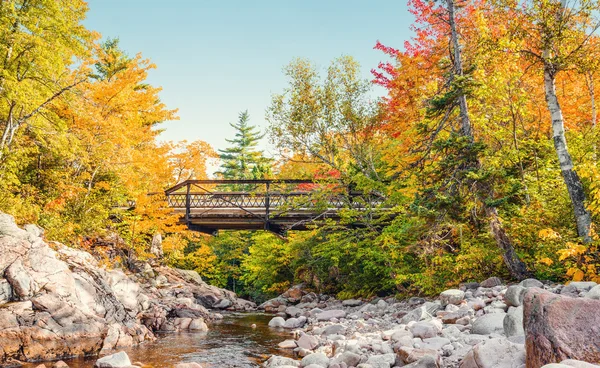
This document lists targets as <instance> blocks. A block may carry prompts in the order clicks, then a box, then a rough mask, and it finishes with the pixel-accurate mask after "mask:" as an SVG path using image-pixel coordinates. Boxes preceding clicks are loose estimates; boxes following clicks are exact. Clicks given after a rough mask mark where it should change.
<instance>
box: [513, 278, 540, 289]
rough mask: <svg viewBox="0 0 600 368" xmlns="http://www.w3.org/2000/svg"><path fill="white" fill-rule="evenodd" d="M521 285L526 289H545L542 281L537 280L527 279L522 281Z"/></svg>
mask: <svg viewBox="0 0 600 368" xmlns="http://www.w3.org/2000/svg"><path fill="white" fill-rule="evenodd" d="M519 285H520V286H523V287H524V288H532V287H535V288H543V287H544V284H543V283H542V282H541V281H539V280H536V279H525V280H523V281H521V282H520V283H519Z"/></svg>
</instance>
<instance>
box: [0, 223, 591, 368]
mask: <svg viewBox="0 0 600 368" xmlns="http://www.w3.org/2000/svg"><path fill="white" fill-rule="evenodd" d="M255 309H256V305H255V304H254V303H251V302H249V301H245V300H242V299H239V298H237V297H236V296H235V294H234V293H232V292H230V291H227V290H223V289H219V288H216V287H213V286H210V285H208V284H206V283H205V282H204V281H202V279H201V278H200V277H199V276H198V274H197V273H195V272H190V271H184V270H177V269H172V268H168V267H165V266H161V265H159V264H158V263H157V264H150V263H144V262H137V263H136V264H135V271H126V272H125V271H123V270H119V269H109V268H107V267H104V266H102V265H101V264H100V263H99V262H98V260H96V259H95V258H94V257H93V256H92V255H91V254H89V253H87V252H84V251H82V250H77V249H73V248H69V247H66V246H64V245H61V244H58V243H47V242H45V241H44V240H43V237H42V231H41V229H39V228H38V227H36V226H33V225H27V226H25V227H24V228H23V229H21V228H19V227H18V226H16V225H15V223H14V220H13V219H12V217H10V216H8V215H4V214H0V367H12V366H22V365H23V364H24V362H35V361H48V360H54V361H55V363H50V364H46V365H40V366H39V367H36V368H44V367H46V368H49V367H53V368H64V367H68V364H65V363H64V362H62V361H58V360H59V359H66V358H70V357H75V356H96V357H97V356H101V357H102V358H100V359H97V360H96V358H94V363H93V365H94V366H95V367H105V368H124V367H163V366H164V367H171V366H175V367H177V368H198V367H202V365H200V364H198V363H197V362H196V361H192V362H190V361H189V360H187V362H186V357H184V356H182V357H175V358H174V357H173V356H169V357H168V359H162V360H161V359H160V352H158V355H157V354H151V355H148V356H147V359H143V358H144V356H143V354H142V355H140V354H136V353H135V352H134V351H133V350H132V349H135V346H136V345H138V344H141V343H144V342H152V341H155V340H156V335H157V334H158V333H159V332H161V333H163V332H181V333H184V334H185V333H188V334H189V333H192V334H193V333H202V332H206V331H207V330H208V329H209V328H210V327H209V326H211V325H214V323H216V322H218V321H219V320H221V319H222V318H223V316H222V315H221V314H220V313H218V312H219V311H221V310H228V311H254V310H255ZM259 309H261V310H264V311H265V312H268V313H272V314H274V315H276V316H274V317H273V318H272V319H270V321H269V323H268V326H264V325H261V326H250V327H248V326H245V327H244V328H245V329H246V330H247V331H253V329H256V328H258V329H273V330H274V331H279V333H280V334H279V335H278V334H275V335H273V334H270V336H275V339H277V338H278V337H281V340H282V341H280V343H279V344H278V346H277V347H275V346H272V348H271V349H268V348H267V349H263V350H261V351H269V350H270V351H274V350H273V349H275V348H278V349H283V350H279V351H284V352H285V353H279V354H277V355H272V356H271V357H269V358H268V359H266V358H267V357H265V359H264V360H266V361H264V362H263V363H262V366H263V367H283V368H289V367H304V368H350V367H357V368H391V367H411V368H437V367H449V368H454V367H460V368H521V367H526V368H539V367H542V366H544V367H547V368H568V367H576V368H577V367H581V368H587V367H597V366H596V365H593V364H592V363H594V364H598V363H600V313H599V311H600V285H596V283H594V282H572V283H570V284H568V285H560V284H553V283H549V282H541V281H538V280H534V279H528V280H524V281H522V282H521V283H519V284H515V285H506V284H504V283H503V282H502V280H500V279H498V278H495V277H492V278H489V279H487V280H484V281H482V282H481V283H467V284H463V285H460V286H459V287H458V288H457V289H450V290H446V291H444V292H443V293H441V294H440V295H439V297H438V298H435V299H431V300H426V299H424V298H417V297H414V298H410V299H407V300H402V301H399V300H396V299H395V298H393V297H390V298H385V299H375V300H368V301H364V300H344V301H340V300H336V299H334V298H332V297H330V296H327V295H318V294H315V293H313V292H310V291H307V290H305V289H304V288H303V287H302V286H301V285H299V286H296V287H294V288H292V289H290V290H288V291H287V292H286V293H284V294H283V295H281V296H279V297H277V298H275V299H272V300H269V301H268V302H266V303H264V304H262V305H261V306H259ZM248 333H250V332H248ZM226 334H230V333H226ZM214 336H216V337H215V338H218V336H217V335H214ZM203 338H204V339H205V338H206V337H203ZM240 338H241V340H240ZM173 339H174V341H179V340H177V337H173ZM191 339H192V340H189V341H196V342H197V341H199V338H197V337H194V336H193V335H191ZM236 339H237V340H235V341H237V342H235V344H238V345H244V343H242V342H243V337H239V336H238V337H236ZM204 341H206V340H204ZM232 341H233V340H232ZM262 341H263V342H264V341H268V343H269V344H271V343H272V344H273V345H275V343H274V342H273V340H272V339H271V338H269V339H268V340H264V339H263V340H262ZM152 344H154V343H152ZM152 344H146V346H157V347H158V346H161V345H160V344H158V345H152ZM200 345H201V344H200ZM200 345H198V346H200ZM217 345H218V344H217ZM246 346H247V345H246ZM188 348H189V346H188ZM217 348H221V346H217ZM157 349H161V348H157ZM198 349H202V348H200V347H199V348H198ZM120 350H127V351H129V352H130V353H131V354H132V357H134V359H136V358H140V359H141V362H142V363H140V362H137V361H134V362H132V361H131V360H130V358H129V356H128V355H127V354H126V353H125V352H123V351H120ZM188 350H189V349H188ZM192 350H194V349H192ZM221 350H228V351H230V350H231V351H233V350H235V349H228V348H227V346H224V348H223V349H221ZM238 350H240V349H238ZM242 350H243V351H245V350H249V349H245V348H243V349H241V350H240V351H242ZM140 351H141V349H140ZM173 351H182V350H173ZM186 351H187V350H186ZM206 351H208V350H206ZM153 353H156V352H155V351H153ZM164 354H168V352H167V351H166V349H165V352H164ZM174 354H177V353H174ZM189 354H198V352H195V351H193V352H191V351H188V352H187V353H186V356H187V357H188V358H189ZM244 354H245V353H244ZM251 355H252V356H254V357H256V358H257V359H260V358H259V356H260V353H252V354H251ZM232 356H233V355H232ZM150 360H152V361H150ZM227 360H228V359H218V360H216V362H217V363H214V362H215V360H212V361H213V363H212V364H211V363H210V362H211V360H201V362H202V363H203V364H204V368H206V367H236V366H244V367H245V366H252V365H253V364H255V363H254V362H253V361H248V362H246V363H244V364H247V365H239V364H240V363H239V362H238V361H236V359H235V358H232V359H231V361H230V362H228V361H227ZM86 362H89V359H88V360H86ZM204 362H208V363H204ZM85 364H89V363H85ZM256 364H259V363H256ZM87 366H89V365H86V367H87Z"/></svg>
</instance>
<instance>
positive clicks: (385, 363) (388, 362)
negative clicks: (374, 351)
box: [366, 353, 396, 368]
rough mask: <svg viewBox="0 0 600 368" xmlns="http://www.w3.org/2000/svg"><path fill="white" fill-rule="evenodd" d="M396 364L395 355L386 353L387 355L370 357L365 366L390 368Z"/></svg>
mask: <svg viewBox="0 0 600 368" xmlns="http://www.w3.org/2000/svg"><path fill="white" fill-rule="evenodd" d="M395 362H396V354H394V353H388V354H380V355H371V356H370V357H369V359H367V362H366V364H370V365H371V367H373V368H390V367H391V366H393V365H394V363H395Z"/></svg>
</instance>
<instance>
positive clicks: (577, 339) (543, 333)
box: [523, 288, 600, 368]
mask: <svg viewBox="0 0 600 368" xmlns="http://www.w3.org/2000/svg"><path fill="white" fill-rule="evenodd" d="M523 305H524V310H523V325H524V328H525V334H526V337H527V338H526V344H525V345H526V348H527V367H528V368H539V367H541V366H543V365H545V364H549V363H555V362H560V361H563V360H565V359H576V360H582V361H587V362H599V361H600V349H599V348H598V346H600V313H598V311H599V310H600V301H598V300H594V299H587V298H570V297H566V296H561V295H557V294H552V293H549V292H547V291H544V290H542V289H538V288H532V289H529V290H527V292H526V293H525V298H524V301H523Z"/></svg>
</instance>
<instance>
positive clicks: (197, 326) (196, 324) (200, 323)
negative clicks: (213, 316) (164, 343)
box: [188, 318, 208, 332]
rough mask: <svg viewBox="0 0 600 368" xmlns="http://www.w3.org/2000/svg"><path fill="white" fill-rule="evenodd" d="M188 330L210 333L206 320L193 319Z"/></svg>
mask: <svg viewBox="0 0 600 368" xmlns="http://www.w3.org/2000/svg"><path fill="white" fill-rule="evenodd" d="M188 330H190V331H195V332H198V331H200V332H206V331H208V326H207V325H206V323H205V322H204V319H202V318H195V319H192V321H191V322H190V324H189V326H188Z"/></svg>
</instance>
